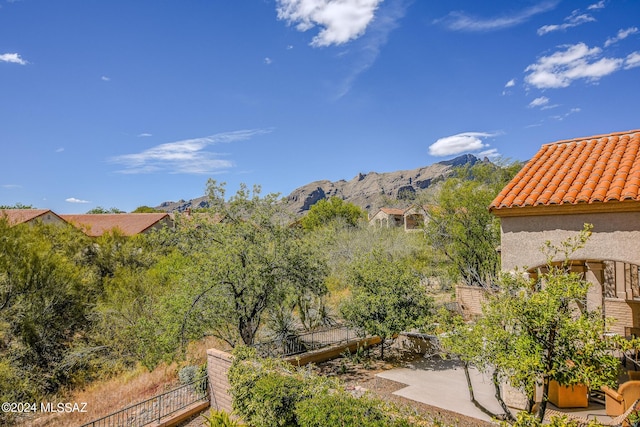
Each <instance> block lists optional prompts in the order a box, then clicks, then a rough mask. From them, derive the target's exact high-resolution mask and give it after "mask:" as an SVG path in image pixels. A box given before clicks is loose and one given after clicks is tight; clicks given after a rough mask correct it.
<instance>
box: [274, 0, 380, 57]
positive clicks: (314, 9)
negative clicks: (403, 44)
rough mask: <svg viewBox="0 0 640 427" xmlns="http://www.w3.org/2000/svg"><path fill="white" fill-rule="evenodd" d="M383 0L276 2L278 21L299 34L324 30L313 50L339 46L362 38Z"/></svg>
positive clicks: (299, 0) (313, 43)
mask: <svg viewBox="0 0 640 427" xmlns="http://www.w3.org/2000/svg"><path fill="white" fill-rule="evenodd" d="M382 1H383V0H277V8H276V9H277V12H278V19H281V20H284V21H287V22H288V23H289V24H292V25H295V26H296V29H297V30H298V31H307V30H310V29H312V28H314V27H316V26H318V27H320V28H321V30H320V32H319V33H318V35H316V36H315V37H314V38H313V40H312V41H311V45H312V46H331V45H340V44H343V43H346V42H348V41H350V40H353V39H356V38H358V37H360V36H361V35H362V34H364V32H365V31H366V29H367V27H368V26H369V24H370V23H371V22H372V21H373V19H374V15H375V12H376V9H377V8H378V6H379V5H380V3H382Z"/></svg>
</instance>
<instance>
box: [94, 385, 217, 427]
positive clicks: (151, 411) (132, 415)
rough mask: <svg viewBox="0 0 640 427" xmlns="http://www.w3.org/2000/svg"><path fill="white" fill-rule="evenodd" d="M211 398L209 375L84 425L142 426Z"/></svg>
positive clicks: (97, 426)
mask: <svg viewBox="0 0 640 427" xmlns="http://www.w3.org/2000/svg"><path fill="white" fill-rule="evenodd" d="M208 400H209V387H208V381H207V376H206V375H205V376H203V377H201V378H198V379H196V380H194V381H193V382H191V383H189V384H185V385H182V386H180V387H178V388H175V389H173V390H170V391H167V392H165V393H162V394H159V395H157V396H154V397H152V398H151V399H147V400H145V401H143V402H140V403H136V404H135V405H131V406H128V407H126V408H124V409H122V410H120V411H118V412H114V413H113V414H109V415H107V416H106V417H102V418H99V419H97V420H95V421H91V422H90V423H87V424H84V425H83V426H82V427H142V426H146V425H147V424H151V423H154V422H158V421H160V420H161V419H163V418H165V417H167V416H169V415H171V414H173V413H174V412H177V411H179V410H181V409H184V408H186V407H188V406H190V405H192V404H194V403H198V402H204V401H208Z"/></svg>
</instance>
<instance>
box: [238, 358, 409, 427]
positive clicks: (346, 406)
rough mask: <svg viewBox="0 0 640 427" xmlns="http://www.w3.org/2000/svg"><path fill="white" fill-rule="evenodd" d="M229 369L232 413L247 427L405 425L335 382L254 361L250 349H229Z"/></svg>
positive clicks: (281, 363)
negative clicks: (232, 355) (232, 359)
mask: <svg viewBox="0 0 640 427" xmlns="http://www.w3.org/2000/svg"><path fill="white" fill-rule="evenodd" d="M234 356H235V358H234V361H233V364H232V365H231V369H230V370H229V383H230V385H231V388H230V392H231V395H232V396H233V408H234V411H235V412H236V413H237V414H238V415H239V416H240V417H241V418H242V419H243V420H244V421H245V422H247V424H248V425H250V426H252V427H272V426H281V427H313V426H333V425H336V426H365V427H369V426H370V427H378V426H380V427H387V426H391V427H405V426H410V425H411V424H410V423H409V422H408V421H407V420H406V419H403V418H401V417H399V416H396V413H397V411H393V410H391V409H392V408H390V407H388V406H387V405H386V404H385V403H384V402H382V401H380V400H378V399H373V398H371V397H369V396H366V395H365V396H364V397H361V398H357V397H354V396H352V395H351V394H349V393H347V392H346V391H345V390H344V389H343V388H342V387H341V386H340V384H339V383H338V382H337V381H336V380H332V379H328V378H325V377H321V376H319V375H317V374H315V373H313V372H312V371H310V370H308V369H304V368H294V367H293V366H291V365H290V364H289V363H287V362H284V361H282V360H277V359H263V360H259V361H258V360H257V359H256V357H255V350H253V349H249V348H246V347H245V348H243V347H239V348H236V350H234Z"/></svg>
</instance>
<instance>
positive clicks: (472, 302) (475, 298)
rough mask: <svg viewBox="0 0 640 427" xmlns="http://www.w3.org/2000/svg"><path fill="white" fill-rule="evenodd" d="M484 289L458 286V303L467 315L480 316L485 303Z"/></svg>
mask: <svg viewBox="0 0 640 427" xmlns="http://www.w3.org/2000/svg"><path fill="white" fill-rule="evenodd" d="M484 292H485V291H484V289H482V288H479V287H477V286H464V285H458V286H456V301H458V304H459V305H460V307H461V308H462V311H463V313H464V314H465V315H471V316H479V315H481V314H482V304H483V303H484V301H485V298H484Z"/></svg>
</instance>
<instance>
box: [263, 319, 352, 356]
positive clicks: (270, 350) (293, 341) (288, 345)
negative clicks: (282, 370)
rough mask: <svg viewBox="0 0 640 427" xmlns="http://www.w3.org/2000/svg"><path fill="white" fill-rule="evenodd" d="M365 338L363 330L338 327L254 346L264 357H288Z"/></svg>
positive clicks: (301, 332) (290, 336)
mask: <svg viewBox="0 0 640 427" xmlns="http://www.w3.org/2000/svg"><path fill="white" fill-rule="evenodd" d="M362 337H364V333H363V332H362V331H361V330H358V329H354V328H350V327H348V326H345V325H337V326H331V327H326V328H319V329H314V330H311V331H300V332H297V333H295V334H291V335H287V336H286V337H284V338H280V339H274V340H270V341H263V342H259V343H256V344H254V345H253V347H254V348H255V349H256V350H257V351H258V354H260V355H261V356H262V357H288V356H293V355H296V354H300V353H305V352H307V351H313V350H317V349H319V348H323V347H328V346H330V345H335V344H339V343H343V342H348V341H351V340H354V339H356V338H362Z"/></svg>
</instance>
